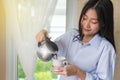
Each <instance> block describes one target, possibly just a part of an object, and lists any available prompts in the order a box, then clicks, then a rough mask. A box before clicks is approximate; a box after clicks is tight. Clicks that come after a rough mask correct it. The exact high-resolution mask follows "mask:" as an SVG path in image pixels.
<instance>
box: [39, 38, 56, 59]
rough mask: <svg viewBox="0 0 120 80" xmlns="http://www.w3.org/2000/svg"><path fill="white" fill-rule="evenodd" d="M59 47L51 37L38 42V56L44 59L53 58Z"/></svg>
mask: <svg viewBox="0 0 120 80" xmlns="http://www.w3.org/2000/svg"><path fill="white" fill-rule="evenodd" d="M57 51H58V47H57V45H56V44H55V43H54V42H52V41H51V40H50V39H49V38H46V39H45V40H44V41H42V42H38V49H37V56H38V57H39V58H40V59H41V60H43V61H49V60H51V59H52V58H53V57H54V56H55V55H56V53H57Z"/></svg>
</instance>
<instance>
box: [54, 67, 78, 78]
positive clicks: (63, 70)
mask: <svg viewBox="0 0 120 80" xmlns="http://www.w3.org/2000/svg"><path fill="white" fill-rule="evenodd" d="M53 68H54V69H55V70H59V71H52V72H53V73H54V74H57V75H64V76H72V75H77V71H78V70H79V69H78V68H77V67H76V66H74V65H67V66H66V67H58V66H53Z"/></svg>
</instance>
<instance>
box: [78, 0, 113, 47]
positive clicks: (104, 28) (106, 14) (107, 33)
mask: <svg viewBox="0 0 120 80" xmlns="http://www.w3.org/2000/svg"><path fill="white" fill-rule="evenodd" d="M90 8H94V9H95V10H96V12H97V16H98V21H99V23H100V30H99V32H98V34H99V35H100V36H102V37H105V38H106V39H107V40H108V41H109V42H110V43H111V44H112V45H113V46H114V48H115V42H114V21H113V4H112V2H111V1H110V0H89V1H88V2H87V3H86V4H85V6H84V7H83V9H82V12H81V15H80V19H79V36H80V37H81V38H82V37H83V36H84V35H83V34H82V28H81V20H82V17H83V15H85V13H86V12H87V10H88V9H90Z"/></svg>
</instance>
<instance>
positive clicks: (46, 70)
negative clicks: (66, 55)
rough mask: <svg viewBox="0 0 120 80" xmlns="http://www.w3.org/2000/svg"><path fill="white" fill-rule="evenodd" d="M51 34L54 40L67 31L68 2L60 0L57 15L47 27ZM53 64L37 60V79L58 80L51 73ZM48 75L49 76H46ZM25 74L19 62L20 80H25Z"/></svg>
mask: <svg viewBox="0 0 120 80" xmlns="http://www.w3.org/2000/svg"><path fill="white" fill-rule="evenodd" d="M47 26H48V28H49V29H48V30H49V32H50V33H49V34H50V36H51V37H52V40H54V39H55V38H57V37H58V36H60V35H61V34H63V33H64V32H65V31H66V27H65V26H66V0H58V3H57V6H56V9H55V13H54V15H53V18H52V21H51V22H50V24H48V25H47ZM51 64H52V63H51V62H47V63H46V62H43V61H41V60H40V59H38V60H37V65H36V70H35V78H36V80H50V79H51V77H52V79H53V78H56V75H53V74H52V73H51V72H50V66H51ZM46 75H47V76H46ZM24 78H25V74H24V72H23V70H22V67H21V64H20V62H19V60H18V80H24Z"/></svg>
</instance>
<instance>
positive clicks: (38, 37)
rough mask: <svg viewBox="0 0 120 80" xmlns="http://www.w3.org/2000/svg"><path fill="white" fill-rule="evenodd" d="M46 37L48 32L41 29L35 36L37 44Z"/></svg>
mask: <svg viewBox="0 0 120 80" xmlns="http://www.w3.org/2000/svg"><path fill="white" fill-rule="evenodd" d="M46 37H48V32H47V31H46V30H44V29H42V30H41V31H40V32H38V33H37V35H36V40H37V42H42V41H44V40H45V38H46Z"/></svg>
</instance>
